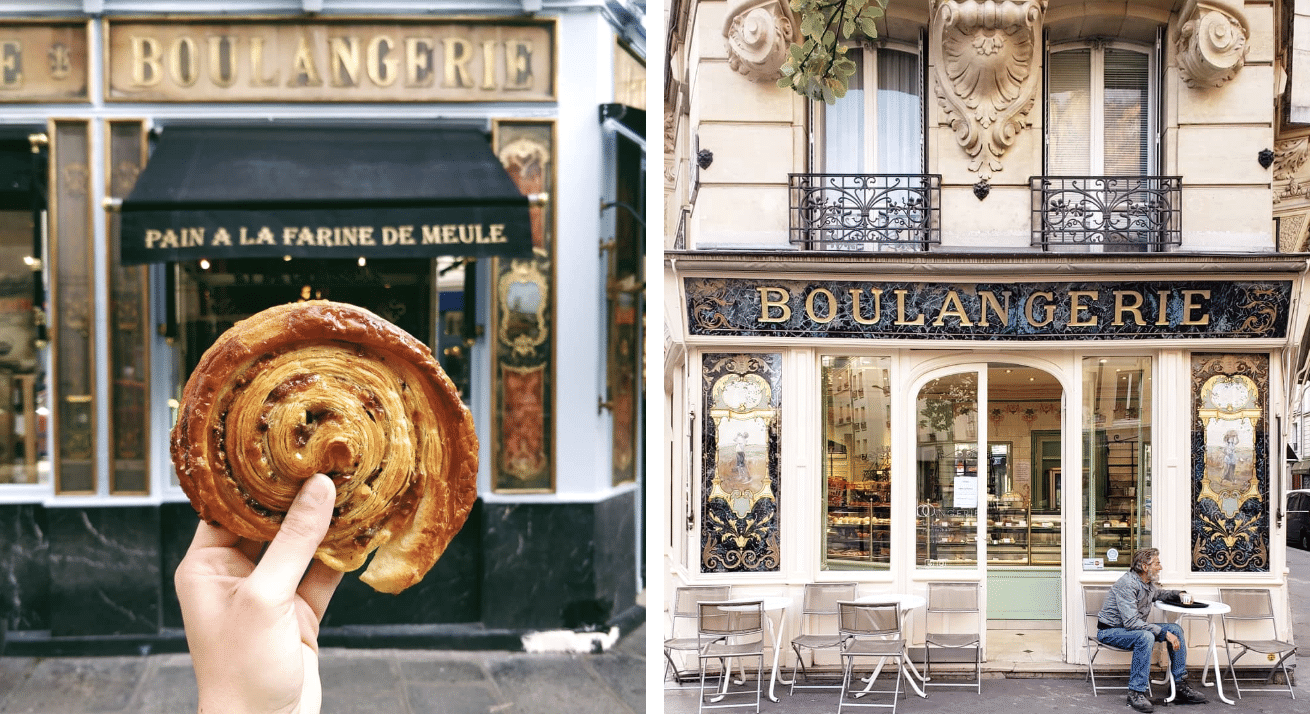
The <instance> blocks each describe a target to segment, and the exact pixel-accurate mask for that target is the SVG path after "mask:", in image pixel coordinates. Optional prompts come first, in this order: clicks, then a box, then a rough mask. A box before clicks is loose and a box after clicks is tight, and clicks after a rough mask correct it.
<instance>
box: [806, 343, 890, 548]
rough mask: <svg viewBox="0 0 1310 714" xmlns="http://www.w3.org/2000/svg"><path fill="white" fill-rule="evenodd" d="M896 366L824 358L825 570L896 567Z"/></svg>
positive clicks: (884, 362)
mask: <svg viewBox="0 0 1310 714" xmlns="http://www.w3.org/2000/svg"><path fill="white" fill-rule="evenodd" d="M890 362H891V360H890V359H888V358H886V357H827V356H825V357H824V358H823V372H822V375H821V379H822V385H823V386H822V390H821V393H822V395H823V396H822V399H823V401H824V404H823V413H824V414H826V415H827V417H826V418H825V419H824V424H823V438H824V444H825V448H824V457H823V482H824V492H825V493H826V494H827V498H826V499H825V501H824V515H825V528H824V538H823V553H824V557H823V568H824V570H886V569H888V567H889V566H890V564H891V547H890V545H891V540H890V534H891V519H892V511H891V434H890V424H889V422H888V421H887V418H886V414H887V413H888V412H887V410H888V408H889V406H890V390H891V388H890V383H889V380H888V368H889V366H890ZM852 412H853V413H854V414H856V415H858V416H857V417H856V418H855V419H853V420H852V419H851V418H848V417H847V416H845V415H847V414H850V413H852ZM870 415H872V416H870Z"/></svg>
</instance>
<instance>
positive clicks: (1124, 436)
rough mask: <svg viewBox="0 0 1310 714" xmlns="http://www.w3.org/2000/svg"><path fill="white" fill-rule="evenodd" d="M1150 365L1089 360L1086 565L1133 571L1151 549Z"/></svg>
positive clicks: (1086, 388)
mask: <svg viewBox="0 0 1310 714" xmlns="http://www.w3.org/2000/svg"><path fill="white" fill-rule="evenodd" d="M1152 368H1153V367H1152V361H1151V358H1150V357H1087V358H1084V359H1083V421H1084V424H1085V427H1084V430H1083V507H1084V509H1085V512H1084V520H1085V525H1084V528H1083V539H1082V540H1083V548H1082V551H1083V557H1084V558H1097V559H1101V561H1102V563H1103V564H1104V566H1105V567H1106V568H1127V567H1128V566H1129V564H1131V563H1132V555H1133V551H1134V550H1136V549H1137V548H1144V547H1148V546H1150V545H1151V420H1152V413H1151V377H1152Z"/></svg>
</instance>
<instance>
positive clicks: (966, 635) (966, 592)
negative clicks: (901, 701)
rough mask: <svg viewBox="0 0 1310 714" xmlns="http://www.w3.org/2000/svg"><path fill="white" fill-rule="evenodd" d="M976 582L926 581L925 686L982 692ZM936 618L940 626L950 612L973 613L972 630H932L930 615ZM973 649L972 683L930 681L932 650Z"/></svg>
mask: <svg viewBox="0 0 1310 714" xmlns="http://www.w3.org/2000/svg"><path fill="white" fill-rule="evenodd" d="M980 589H981V588H980V586H979V585H978V583H928V614H927V617H926V620H927V624H928V632H927V634H926V635H925V636H924V648H923V649H924V671H923V675H924V685H925V686H927V685H932V686H934V687H973V688H974V690H975V691H976V692H978V693H979V694H982V632H981V630H982V627H983V622H982V612H981V611H980V609H979V607H978V600H979V591H980ZM934 615H940V616H941V617H938V618H937V620H938V623H939V626H940V627H941V629H945V624H946V623H947V622H948V621H950V620H951V619H954V618H953V617H952V616H953V615H972V618H973V629H971V630H969V631H968V632H963V633H959V634H949V633H944V632H933V629H934V628H933V616H934ZM968 648H972V649H973V653H974V654H973V681H972V682H950V683H943V682H934V681H932V651H933V650H934V649H951V650H960V649H968Z"/></svg>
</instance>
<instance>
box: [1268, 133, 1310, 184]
mask: <svg viewBox="0 0 1310 714" xmlns="http://www.w3.org/2000/svg"><path fill="white" fill-rule="evenodd" d="M1307 155H1310V140H1307V137H1304V136H1297V137H1293V138H1291V139H1281V140H1279V141H1278V142H1277V143H1275V144H1274V179H1275V180H1278V179H1288V178H1291V177H1292V175H1293V174H1295V173H1296V172H1297V171H1298V170H1299V169H1300V168H1301V165H1302V164H1304V163H1305V160H1306V156H1307Z"/></svg>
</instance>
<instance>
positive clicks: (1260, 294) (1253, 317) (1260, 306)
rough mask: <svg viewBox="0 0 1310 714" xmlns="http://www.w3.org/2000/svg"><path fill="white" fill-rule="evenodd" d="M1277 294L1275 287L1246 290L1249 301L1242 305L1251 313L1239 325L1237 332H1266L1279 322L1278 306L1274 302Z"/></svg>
mask: <svg viewBox="0 0 1310 714" xmlns="http://www.w3.org/2000/svg"><path fill="white" fill-rule="evenodd" d="M1276 294H1277V291H1275V290H1274V289H1273V288H1250V289H1248V290H1247V291H1246V297H1247V301H1246V303H1245V304H1243V305H1242V306H1241V307H1242V309H1243V310H1247V311H1248V312H1249V313H1250V314H1249V315H1248V316H1247V318H1246V320H1244V321H1243V322H1242V324H1241V325H1238V327H1237V330H1236V331H1237V332H1251V333H1255V334H1264V333H1266V332H1268V331H1269V330H1270V328H1272V327H1273V326H1274V325H1275V324H1277V322H1278V308H1277V307H1276V306H1275V305H1274V303H1273V297H1274V296H1275V295H1276Z"/></svg>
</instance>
